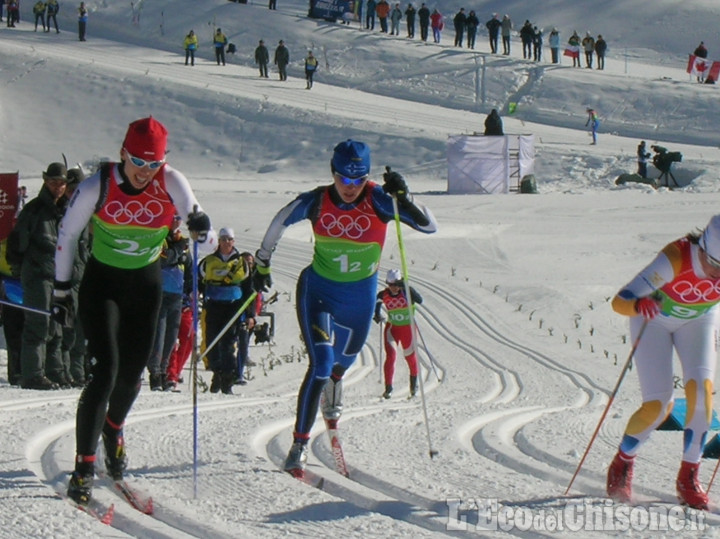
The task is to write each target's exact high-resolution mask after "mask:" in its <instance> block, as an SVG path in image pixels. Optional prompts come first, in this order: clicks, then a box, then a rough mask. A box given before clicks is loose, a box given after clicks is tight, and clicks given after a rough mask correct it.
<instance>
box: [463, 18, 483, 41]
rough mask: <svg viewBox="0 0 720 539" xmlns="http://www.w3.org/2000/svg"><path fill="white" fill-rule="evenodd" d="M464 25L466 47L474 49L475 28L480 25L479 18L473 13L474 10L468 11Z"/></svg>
mask: <svg viewBox="0 0 720 539" xmlns="http://www.w3.org/2000/svg"><path fill="white" fill-rule="evenodd" d="M465 26H466V27H467V46H468V49H474V48H475V36H477V29H478V26H480V19H478V18H477V15H475V12H474V11H470V13H469V14H468V16H467V22H466V23H465Z"/></svg>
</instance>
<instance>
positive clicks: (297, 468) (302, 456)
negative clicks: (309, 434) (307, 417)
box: [283, 442, 308, 477]
mask: <svg viewBox="0 0 720 539" xmlns="http://www.w3.org/2000/svg"><path fill="white" fill-rule="evenodd" d="M307 458H308V448H307V444H306V443H305V444H304V443H302V442H295V443H293V444H292V447H291V448H290V451H289V452H288V456H287V458H286V459H285V465H284V466H283V469H284V470H285V471H286V472H288V473H289V474H290V475H292V476H293V477H303V476H304V475H305V464H306V463H307Z"/></svg>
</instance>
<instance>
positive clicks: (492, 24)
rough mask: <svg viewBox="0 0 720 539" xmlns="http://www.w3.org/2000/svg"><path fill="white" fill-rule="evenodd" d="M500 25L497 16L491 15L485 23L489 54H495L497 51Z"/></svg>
mask: <svg viewBox="0 0 720 539" xmlns="http://www.w3.org/2000/svg"><path fill="white" fill-rule="evenodd" d="M501 26H502V23H501V22H500V19H498V14H497V13H493V15H492V18H491V19H490V20H489V21H488V22H486V23H485V27H486V28H487V29H488V37H489V38H490V52H492V53H493V54H496V53H497V49H498V36H499V35H500V27H501Z"/></svg>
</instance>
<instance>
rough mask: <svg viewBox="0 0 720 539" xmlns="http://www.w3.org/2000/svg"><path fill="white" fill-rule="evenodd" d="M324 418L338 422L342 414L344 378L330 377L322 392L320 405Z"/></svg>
mask: <svg viewBox="0 0 720 539" xmlns="http://www.w3.org/2000/svg"><path fill="white" fill-rule="evenodd" d="M320 406H321V409H322V414H323V417H324V418H325V419H326V420H328V421H337V420H338V419H340V415H341V414H342V408H343V405H342V378H337V379H336V378H335V377H334V376H330V379H329V380H328V381H327V383H326V384H325V387H324V388H323V392H322V399H321V403H320Z"/></svg>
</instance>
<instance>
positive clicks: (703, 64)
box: [687, 54, 720, 81]
mask: <svg viewBox="0 0 720 539" xmlns="http://www.w3.org/2000/svg"><path fill="white" fill-rule="evenodd" d="M687 72H688V73H690V74H691V75H695V76H697V77H701V78H703V79H709V78H712V80H714V81H717V80H718V76H720V62H710V61H708V60H706V59H705V58H700V57H699V56H695V55H694V54H691V55H690V58H689V59H688V65H687Z"/></svg>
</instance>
